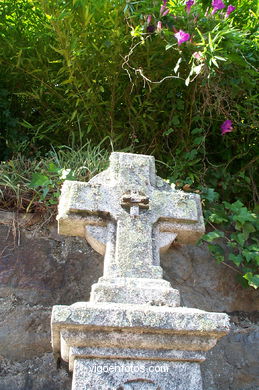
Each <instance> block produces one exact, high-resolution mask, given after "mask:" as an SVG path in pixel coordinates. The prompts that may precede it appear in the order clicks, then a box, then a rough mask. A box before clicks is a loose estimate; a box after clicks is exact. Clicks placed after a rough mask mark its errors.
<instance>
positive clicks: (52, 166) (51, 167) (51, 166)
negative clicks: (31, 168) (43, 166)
mask: <svg viewBox="0 0 259 390" xmlns="http://www.w3.org/2000/svg"><path fill="white" fill-rule="evenodd" d="M59 171H60V168H59V167H57V166H56V164H54V163H53V162H51V163H49V167H48V172H51V173H58V172H59Z"/></svg>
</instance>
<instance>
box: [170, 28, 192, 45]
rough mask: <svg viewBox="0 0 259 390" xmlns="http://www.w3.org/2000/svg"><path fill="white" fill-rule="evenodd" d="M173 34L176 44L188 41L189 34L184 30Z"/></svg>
mask: <svg viewBox="0 0 259 390" xmlns="http://www.w3.org/2000/svg"><path fill="white" fill-rule="evenodd" d="M174 36H175V38H176V39H177V41H178V46H180V45H181V44H182V43H183V42H186V41H189V39H190V38H191V36H190V34H188V33H186V32H184V31H183V30H179V31H178V33H176V34H174Z"/></svg>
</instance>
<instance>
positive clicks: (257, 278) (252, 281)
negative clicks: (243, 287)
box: [243, 272, 259, 289]
mask: <svg viewBox="0 0 259 390" xmlns="http://www.w3.org/2000/svg"><path fill="white" fill-rule="evenodd" d="M243 278H244V279H246V280H247V281H248V284H249V286H251V287H253V288H255V289H257V288H258V287H259V275H253V274H252V272H247V273H246V274H245V275H244V276H243Z"/></svg>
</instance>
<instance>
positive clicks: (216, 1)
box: [212, 0, 226, 15]
mask: <svg viewBox="0 0 259 390" xmlns="http://www.w3.org/2000/svg"><path fill="white" fill-rule="evenodd" d="M212 7H213V11H212V15H214V14H215V13H216V12H217V11H218V10H220V9H223V8H225V7H226V6H225V4H224V3H223V1H222V0H213V1H212Z"/></svg>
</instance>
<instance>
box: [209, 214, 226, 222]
mask: <svg viewBox="0 0 259 390" xmlns="http://www.w3.org/2000/svg"><path fill="white" fill-rule="evenodd" d="M208 220H209V221H210V222H212V223H222V222H227V221H228V220H227V219H226V218H224V217H222V216H221V215H219V214H215V213H213V214H211V215H210V216H209V218H208Z"/></svg>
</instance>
